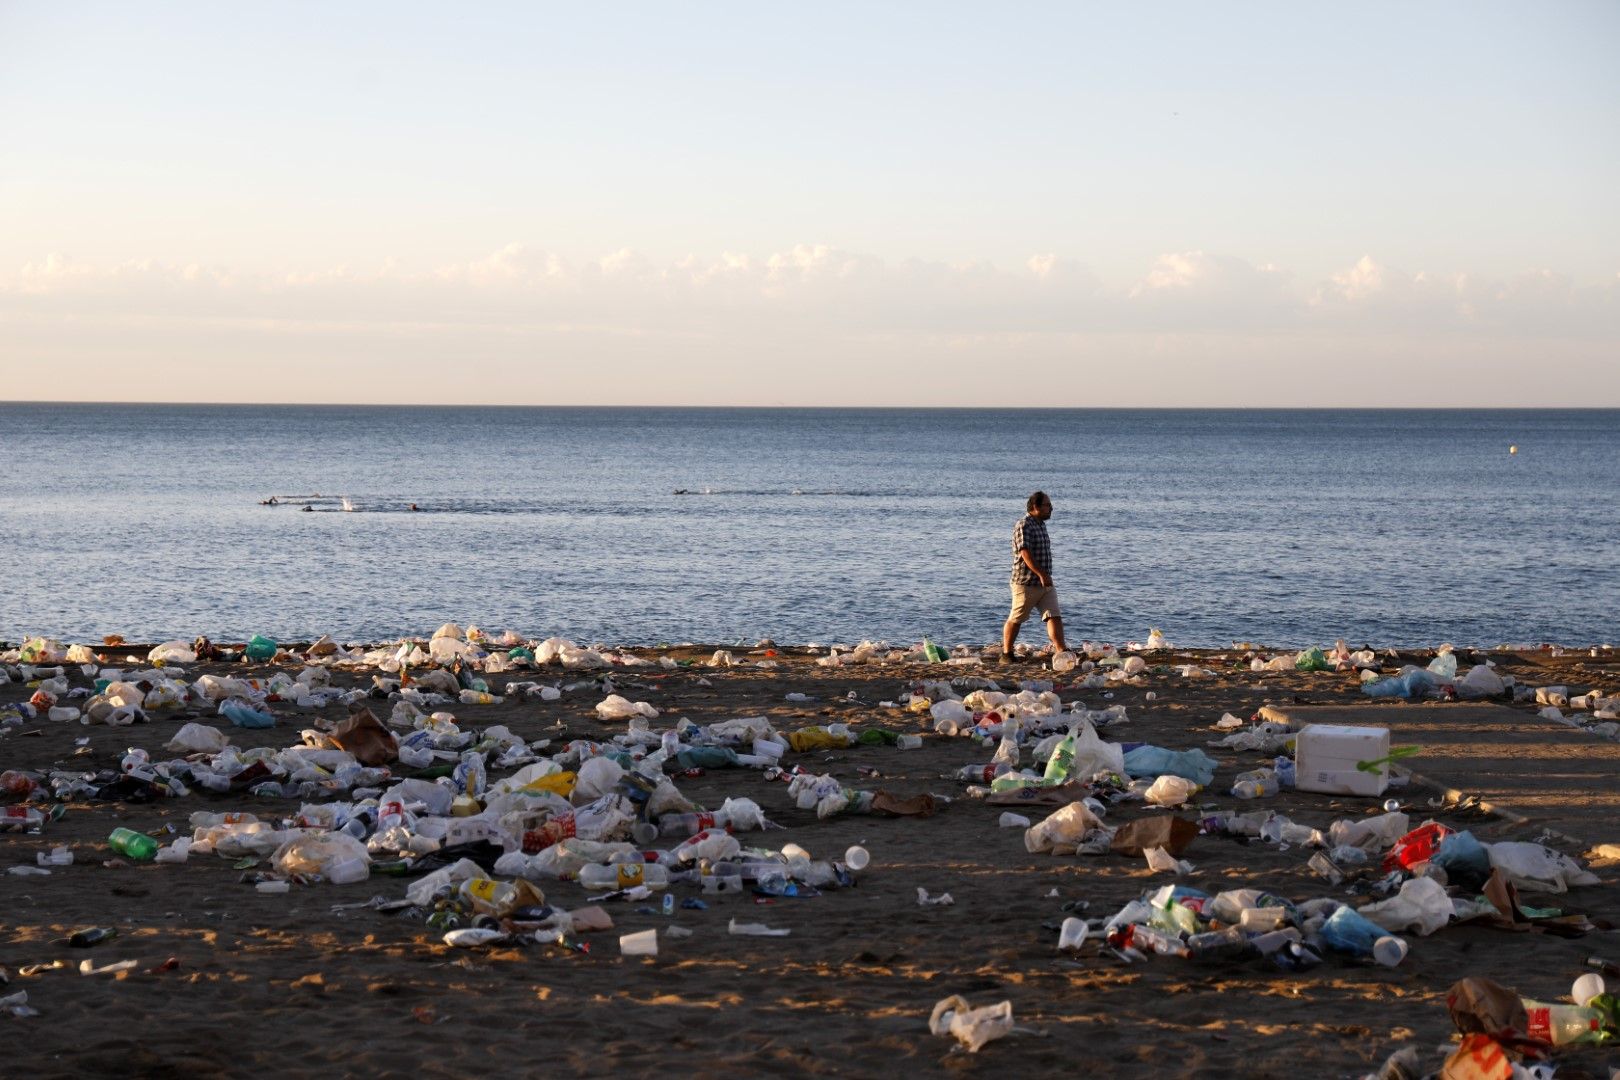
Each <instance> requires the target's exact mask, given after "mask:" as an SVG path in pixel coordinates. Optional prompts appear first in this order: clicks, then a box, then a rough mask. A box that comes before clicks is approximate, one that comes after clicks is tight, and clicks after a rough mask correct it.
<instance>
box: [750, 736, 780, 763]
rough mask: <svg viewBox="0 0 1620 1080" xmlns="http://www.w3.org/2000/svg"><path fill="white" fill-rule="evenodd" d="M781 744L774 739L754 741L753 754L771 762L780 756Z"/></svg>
mask: <svg viewBox="0 0 1620 1080" xmlns="http://www.w3.org/2000/svg"><path fill="white" fill-rule="evenodd" d="M782 749H783V747H782V744H781V743H779V742H777V741H776V740H774V739H755V740H754V754H755V756H756V757H768V758H770V759H771V760H772V761H775V760H777V759H778V758H780V757H781V756H782Z"/></svg>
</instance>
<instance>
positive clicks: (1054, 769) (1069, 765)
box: [1042, 732, 1074, 784]
mask: <svg viewBox="0 0 1620 1080" xmlns="http://www.w3.org/2000/svg"><path fill="white" fill-rule="evenodd" d="M1073 769H1074V733H1073V732H1070V733H1069V734H1068V735H1065V736H1064V737H1063V738H1062V739H1061V740H1060V741H1059V742H1058V744H1057V745H1056V746H1054V747H1053V748H1052V756H1051V757H1049V758H1047V759H1046V772H1045V774H1044V775H1043V776H1042V779H1043V780H1044V781H1045V782H1046V783H1048V784H1061V783H1063V782H1064V781H1065V780H1067V779H1068V778H1069V773H1070V772H1071V771H1073Z"/></svg>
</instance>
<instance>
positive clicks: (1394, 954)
mask: <svg viewBox="0 0 1620 1080" xmlns="http://www.w3.org/2000/svg"><path fill="white" fill-rule="evenodd" d="M1406 952H1407V944H1406V941H1405V940H1404V939H1402V938H1398V937H1394V936H1388V937H1381V938H1379V939H1378V940H1377V941H1375V942H1373V953H1372V954H1373V959H1374V960H1376V961H1378V962H1379V963H1380V964H1383V965H1384V966H1385V967H1399V966H1400V963H1401V961H1402V960H1405V959H1406Z"/></svg>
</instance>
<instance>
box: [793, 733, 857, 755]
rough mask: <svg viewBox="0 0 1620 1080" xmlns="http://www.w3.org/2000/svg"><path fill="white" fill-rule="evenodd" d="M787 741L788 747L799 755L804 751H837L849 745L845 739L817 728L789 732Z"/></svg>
mask: <svg viewBox="0 0 1620 1080" xmlns="http://www.w3.org/2000/svg"><path fill="white" fill-rule="evenodd" d="M787 741H788V745H789V746H791V747H793V749H794V750H796V751H798V752H799V753H801V754H802V753H804V752H805V751H806V750H838V749H842V748H843V747H846V746H848V745H849V740H848V739H847V738H844V737H843V736H841V735H834V734H833V733H832V732H830V731H828V730H827V729H826V728H819V727H813V728H805V729H804V730H803V731H790V732H788V733H787Z"/></svg>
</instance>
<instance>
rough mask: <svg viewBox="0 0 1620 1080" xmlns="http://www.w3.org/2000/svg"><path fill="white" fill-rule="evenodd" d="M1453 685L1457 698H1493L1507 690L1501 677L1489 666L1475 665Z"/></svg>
mask: <svg viewBox="0 0 1620 1080" xmlns="http://www.w3.org/2000/svg"><path fill="white" fill-rule="evenodd" d="M1455 685H1456V687H1457V696H1458V697H1462V698H1483V697H1495V696H1496V695H1497V694H1500V693H1501V692H1502V691H1503V690H1506V689H1507V686H1506V684H1504V683H1503V682H1502V677H1501V676H1500V675H1498V674H1497V673H1496V671H1495V669H1493V668H1492V667H1491V666H1490V665H1489V664H1475V665H1474V666H1473V667H1471V668H1469V669H1468V674H1466V675H1464V676H1463V677H1462V678H1461V679H1459V680H1458V681H1457V683H1456V684H1455Z"/></svg>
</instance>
